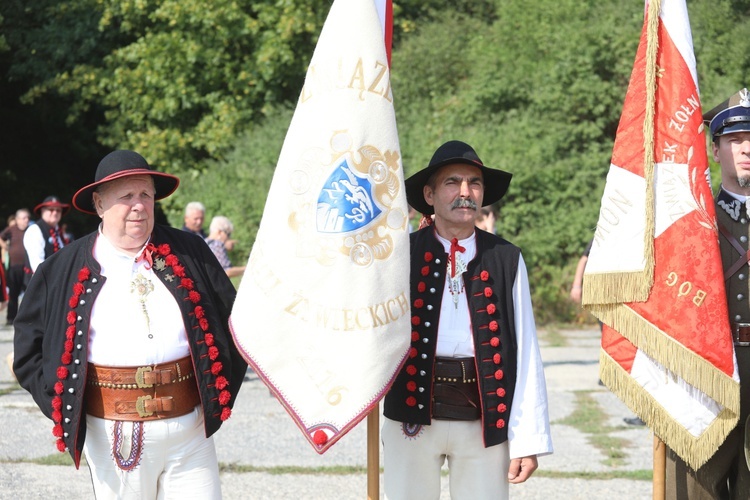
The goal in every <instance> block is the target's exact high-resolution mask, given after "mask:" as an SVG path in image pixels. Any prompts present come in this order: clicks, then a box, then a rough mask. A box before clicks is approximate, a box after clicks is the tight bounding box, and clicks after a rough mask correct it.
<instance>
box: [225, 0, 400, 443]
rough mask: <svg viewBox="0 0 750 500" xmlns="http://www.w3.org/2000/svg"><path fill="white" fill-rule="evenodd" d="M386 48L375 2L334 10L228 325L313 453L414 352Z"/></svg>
mask: <svg viewBox="0 0 750 500" xmlns="http://www.w3.org/2000/svg"><path fill="white" fill-rule="evenodd" d="M383 37H384V32H383V28H382V26H381V22H380V20H379V16H378V11H377V10H376V6H375V3H374V1H373V0H336V1H335V2H334V4H333V6H332V7H331V11H330V13H329V15H328V19H327V20H326V23H325V25H324V27H323V30H322V32H321V35H320V39H319V41H318V44H317V47H316V48H315V52H314V54H313V57H312V61H311V62H310V66H309V68H308V71H307V77H306V80H305V85H304V88H303V89H302V92H301V95H300V98H299V102H298V104H297V109H296V111H295V114H294V117H293V118H292V122H291V125H290V127H289V130H288V132H287V136H286V139H285V141H284V146H283V148H282V151H281V155H280V157H279V161H278V164H277V166H276V172H275V175H274V178H273V181H272V184H271V189H270V191H269V193H268V199H267V202H266V207H265V211H264V214H263V219H262V221H261V225H260V228H259V231H258V236H257V239H256V241H255V244H254V246H253V250H252V252H251V254H250V259H249V261H248V265H247V270H246V272H245V275H244V277H243V280H242V282H241V284H240V287H239V290H238V294H237V299H236V301H235V305H234V309H233V311H232V316H231V326H232V331H233V333H234V336H235V341H236V343H237V345H238V347H239V348H240V350H241V351H242V352H243V354H244V356H245V358H246V359H247V361H248V362H249V363H250V365H251V366H252V368H253V369H254V370H255V371H256V373H258V375H259V376H260V377H261V378H262V379H263V380H264V381H265V382H266V384H267V385H268V386H269V387H270V388H271V389H272V390H273V392H274V393H275V394H276V396H277V397H278V399H279V401H281V402H282V404H283V405H284V406H285V407H286V409H287V411H288V412H289V414H290V415H291V416H292V418H293V419H294V420H295V422H296V423H297V425H298V426H299V428H300V429H301V430H302V432H303V433H304V435H305V436H306V438H307V439H308V440H309V442H310V443H311V444H312V445H313V447H314V448H315V449H316V451H318V453H323V452H324V451H325V450H327V449H328V448H329V447H330V446H331V445H333V444H334V443H335V442H336V441H337V440H338V439H339V438H341V437H342V436H343V435H344V434H345V433H346V432H347V431H348V430H349V429H351V428H352V427H354V426H355V425H356V424H357V423H358V422H359V421H360V420H362V418H364V416H366V415H367V413H368V412H369V411H370V410H371V409H372V408H373V407H375V406H376V405H377V404H378V401H379V400H380V399H381V397H382V396H383V395H384V393H385V391H386V390H387V389H388V388H389V387H390V384H391V382H392V381H393V378H394V377H395V375H396V374H397V372H398V369H399V368H400V366H401V364H402V362H403V360H404V358H405V356H406V353H407V350H408V347H409V341H410V331H411V326H410V307H409V305H410V304H409V236H408V226H407V222H408V218H407V214H408V210H407V204H406V195H405V192H404V178H403V170H402V165H401V156H400V150H399V143H398V134H397V130H396V118H395V113H394V110H393V96H392V93H391V87H390V74H389V67H388V59H387V55H386V48H385V44H384V39H383Z"/></svg>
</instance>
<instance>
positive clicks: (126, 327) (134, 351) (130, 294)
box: [88, 228, 190, 366]
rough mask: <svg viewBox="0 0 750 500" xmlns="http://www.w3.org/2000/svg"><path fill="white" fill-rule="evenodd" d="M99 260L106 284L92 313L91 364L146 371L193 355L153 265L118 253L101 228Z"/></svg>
mask: <svg viewBox="0 0 750 500" xmlns="http://www.w3.org/2000/svg"><path fill="white" fill-rule="evenodd" d="M94 258H95V259H96V260H97V262H99V264H100V265H101V268H102V275H104V276H105V277H106V278H107V279H106V280H105V282H104V285H103V286H102V288H101V291H100V292H99V295H98V296H97V298H96V302H94V306H93V308H92V311H91V327H90V330H89V354H88V360H89V362H91V363H95V364H99V365H105V366H142V365H152V364H157V363H165V362H168V361H174V360H176V359H180V358H183V357H185V356H187V355H188V354H190V347H189V345H188V339H187V334H186V333H185V323H184V321H183V319H182V313H181V312H180V308H179V306H178V305H177V302H176V300H175V298H174V296H172V294H171V293H170V292H169V290H168V289H167V287H166V286H164V284H163V283H162V282H161V281H160V280H159V278H158V277H157V276H156V275H155V274H154V271H153V269H148V268H147V267H146V266H147V265H148V263H147V262H146V261H145V260H141V261H140V262H136V259H135V258H133V257H131V256H129V255H126V254H124V253H122V252H120V251H119V250H117V249H116V248H115V247H114V246H113V245H112V244H111V243H110V242H109V240H108V239H107V238H106V236H104V235H103V234H102V232H101V228H100V230H99V235H98V237H97V239H96V243H95V244H94ZM139 282H140V283H141V284H142V285H144V286H143V287H141V288H140V290H142V291H143V293H139V287H137V286H136V285H137V283H139ZM152 287H153V288H152Z"/></svg>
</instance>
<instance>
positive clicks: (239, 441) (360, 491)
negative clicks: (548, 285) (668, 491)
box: [0, 326, 653, 500]
mask: <svg viewBox="0 0 750 500" xmlns="http://www.w3.org/2000/svg"><path fill="white" fill-rule="evenodd" d="M558 333H559V334H560V335H561V336H562V337H564V339H565V342H564V343H565V346H564V347H555V346H552V345H549V344H548V342H547V340H546V338H547V336H546V335H545V332H544V331H541V332H540V344H541V346H542V359H543V360H544V364H545V373H546V377H547V390H548V395H549V403H550V419H551V422H552V439H553V445H554V448H555V453H554V454H552V455H550V456H546V457H541V458H540V459H539V474H538V475H537V476H535V477H532V478H531V479H530V480H529V481H528V482H527V483H525V484H522V485H511V498H514V499H516V498H517V499H540V498H556V499H557V498H560V499H579V498H580V499H587V500H592V499H619V498H627V499H628V500H638V499H646V498H651V496H652V493H651V483H650V482H648V481H637V480H627V479H610V480H604V479H586V477H589V476H587V475H586V474H590V473H607V472H613V473H617V472H621V471H631V470H649V469H651V468H652V463H653V460H652V446H653V435H652V434H651V433H650V431H649V429H648V428H646V427H632V426H628V425H626V424H624V423H623V421H622V419H623V417H629V416H632V414H631V412H630V411H629V410H628V409H627V408H626V407H625V405H624V404H623V403H622V402H620V401H619V400H618V399H617V398H616V397H615V396H613V395H612V394H611V393H610V392H609V391H608V390H607V389H606V388H604V387H601V386H599V385H597V380H598V359H599V330H598V328H596V327H592V328H589V329H576V330H561V331H559V332H558ZM12 336H13V332H12V330H11V329H10V328H8V327H5V326H3V327H0V356H1V359H2V361H3V362H2V363H0V391H2V392H3V393H4V394H3V395H1V396H0V422H2V425H3V427H4V431H5V432H0V462H2V467H0V499H6V498H7V499H11V498H13V499H16V498H20V499H35V498H39V499H42V498H43V499H49V498H61V497H65V498H80V499H88V498H93V493H92V487H91V484H90V477H89V473H88V469H87V468H86V467H82V468H81V469H80V470H78V471H77V470H75V468H74V467H73V466H52V465H36V464H33V463H30V462H29V460H33V459H36V458H40V457H46V456H48V455H54V454H57V451H56V449H55V446H54V440H53V438H52V434H51V432H50V430H51V427H52V425H51V422H50V421H49V420H47V419H46V418H45V417H44V416H43V415H42V414H41V412H40V411H39V410H38V409H37V408H36V405H35V404H34V402H33V400H32V399H31V397H30V396H29V395H28V393H26V392H25V391H23V390H22V389H20V388H18V386H17V385H16V384H15V383H14V380H13V378H12V376H11V374H10V370H9V369H8V367H7V365H6V363H5V362H4V360H5V356H6V355H7V354H8V353H9V352H10V351H11V350H12ZM576 391H590V392H591V393H592V394H593V396H594V398H595V399H596V401H597V402H598V403H599V405H600V406H601V408H602V409H603V410H604V411H605V412H606V413H607V415H608V417H609V421H608V423H609V425H611V426H612V428H613V430H612V433H611V436H613V437H618V438H621V439H622V440H623V442H624V443H626V445H625V446H624V448H623V450H622V451H623V452H624V454H625V459H624V460H623V461H622V464H618V465H617V466H612V465H609V463H608V462H607V461H606V456H605V455H604V454H603V453H602V452H601V451H600V450H598V449H596V448H595V447H593V446H592V445H591V444H590V443H589V441H588V437H587V436H586V435H585V434H583V433H582V432H580V431H578V430H577V429H575V428H573V427H570V426H568V425H564V424H562V423H561V420H562V419H564V418H565V417H566V416H568V415H570V413H571V412H572V411H573V410H574V409H575V397H576V396H575V393H576ZM381 418H382V417H381ZM216 447H217V452H218V455H219V461H220V462H222V463H224V464H235V465H239V466H251V467H255V468H267V467H276V466H296V467H303V468H313V467H331V466H338V465H342V466H357V467H363V468H364V467H366V465H367V464H366V460H367V450H366V423H365V422H362V423H361V424H360V425H359V426H357V427H356V428H354V429H353V430H352V431H350V433H349V434H348V435H347V436H345V437H344V438H342V439H341V441H339V442H338V443H337V444H336V445H335V446H333V447H332V448H331V449H330V450H329V451H328V452H326V453H325V454H324V455H322V456H320V455H318V454H317V453H316V452H314V451H313V450H312V448H311V447H310V445H309V444H308V443H307V441H306V440H305V439H304V437H303V436H302V435H301V434H300V431H299V430H298V429H297V427H296V426H295V425H294V423H293V422H292V420H291V418H289V417H288V415H287V414H286V412H285V410H284V409H283V408H282V406H281V405H280V404H278V402H277V401H276V400H275V399H274V398H273V397H271V396H270V395H269V393H268V390H267V389H266V388H265V386H264V385H263V383H262V382H261V381H260V380H258V378H257V377H255V376H254V375H253V374H252V373H249V374H248V377H247V378H246V381H245V384H244V386H243V389H242V392H241V393H240V397H239V400H238V402H237V405H236V406H235V409H234V412H233V414H232V418H231V419H230V420H229V421H228V422H227V423H225V425H224V426H223V427H222V429H221V430H220V431H219V432H218V433H217V434H216ZM262 470H268V469H262ZM548 471H549V472H560V473H565V474H566V475H567V476H568V477H570V476H572V477H570V478H565V479H558V478H549V477H542V474H543V473H544V472H548ZM63 481H64V482H63ZM221 482H222V490H223V494H224V498H227V499H258V500H262V499H274V500H275V499H350V498H351V499H357V498H367V477H366V475H365V474H343V475H337V474H329V473H322V472H317V473H310V474H292V473H279V474H272V473H269V472H223V473H222V475H221ZM62 485H64V486H62ZM61 487H63V488H64V493H61ZM448 491H449V490H448V478H447V476H444V477H443V485H442V496H441V499H448V498H450V495H449V492H448ZM381 497H382V475H381Z"/></svg>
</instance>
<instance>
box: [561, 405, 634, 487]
mask: <svg viewBox="0 0 750 500" xmlns="http://www.w3.org/2000/svg"><path fill="white" fill-rule="evenodd" d="M574 394H575V397H576V400H575V407H576V408H575V410H573V413H571V414H570V415H569V416H567V417H566V418H563V419H561V420H558V421H557V423H560V424H564V425H569V426H571V427H574V428H576V429H578V430H579V431H581V432H583V433H584V434H588V436H589V443H591V445H592V446H594V447H595V448H596V449H598V450H599V451H601V452H602V453H604V455H605V456H606V458H605V460H604V463H605V464H606V465H608V466H610V467H620V466H622V465H624V464H625V458H626V454H625V453H624V452H623V449H624V448H627V447H628V445H629V443H628V441H627V440H625V439H622V438H618V437H613V436H610V435H609V434H610V433H611V432H613V431H617V430H619V427H613V426H611V425H607V418H608V417H607V414H606V413H604V411H603V410H602V408H601V407H600V406H599V403H597V401H596V399H594V397H593V396H592V393H591V391H575V392H574ZM577 477H578V476H577Z"/></svg>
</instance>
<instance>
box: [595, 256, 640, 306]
mask: <svg viewBox="0 0 750 500" xmlns="http://www.w3.org/2000/svg"><path fill="white" fill-rule="evenodd" d="M651 268H653V266H651ZM644 273H645V272H644V271H634V272H630V273H592V274H586V276H585V279H584V280H583V297H582V299H581V304H583V305H584V306H585V307H586V308H587V309H591V308H592V306H593V305H595V304H619V303H622V302H644V301H646V300H647V299H648V296H649V294H650V293H651V287H652V282H651V281H647V280H648V279H649V277H648V275H647V274H644ZM651 280H653V270H652V271H651Z"/></svg>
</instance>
